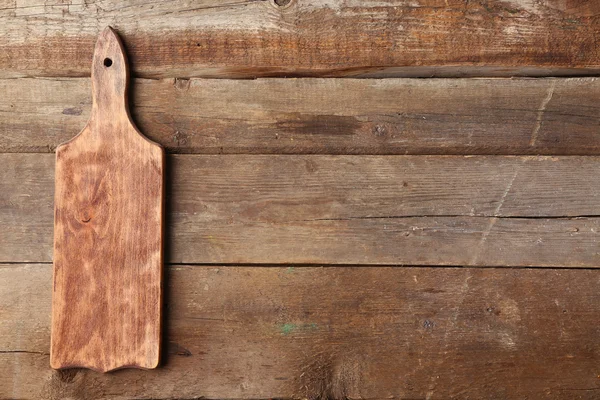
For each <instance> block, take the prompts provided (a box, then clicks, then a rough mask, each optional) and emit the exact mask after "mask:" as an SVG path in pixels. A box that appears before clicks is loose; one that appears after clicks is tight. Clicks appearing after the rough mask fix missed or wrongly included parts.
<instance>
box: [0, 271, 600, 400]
mask: <svg viewBox="0 0 600 400" xmlns="http://www.w3.org/2000/svg"><path fill="white" fill-rule="evenodd" d="M167 272H168V273H167V277H168V282H169V290H168V291H167V313H166V315H167V321H166V322H167V327H168V332H167V334H166V338H167V340H168V346H167V347H168V352H167V353H168V354H166V355H165V361H166V363H165V364H164V365H163V366H161V368H158V369H156V370H153V371H138V370H122V371H116V372H115V373H110V374H100V373H96V372H94V371H89V370H72V371H64V372H58V371H52V370H51V369H50V367H49V365H48V354H47V353H48V340H49V322H50V320H49V312H50V292H51V268H50V266H49V265H4V266H1V267H0V280H1V281H2V282H3V285H1V286H0V304H2V305H3V306H2V307H3V308H2V312H3V318H2V320H1V322H0V361H1V362H0V397H2V398H19V399H36V400H38V399H42V400H43V399H56V398H82V397H85V398H112V399H134V398H135V399H163V398H185V399H187V398H198V397H205V398H230V399H257V398H336V399H339V398H365V399H383V398H426V397H429V398H432V399H438V398H439V399H442V398H451V397H458V398H511V399H514V398H545V399H571V398H573V399H575V398H577V399H594V398H595V397H596V396H597V391H598V370H597V367H598V363H599V361H600V352H599V351H598V346H595V345H594V343H595V341H596V338H597V336H598V335H597V325H596V324H594V323H592V321H597V320H598V319H599V318H600V306H599V304H600V294H599V292H598V284H599V283H600V282H599V277H598V274H597V271H591V270H541V269H495V268H489V269H484V268H479V269H471V268H464V269H463V268H383V267H373V268H369V267H346V268H338V267H328V268H318V267H314V268H299V267H290V268H287V267H281V268H275V267H273V268H270V267H264V268H257V267H223V266H218V265H215V266H211V267H189V266H175V267H170V268H168V269H167Z"/></svg>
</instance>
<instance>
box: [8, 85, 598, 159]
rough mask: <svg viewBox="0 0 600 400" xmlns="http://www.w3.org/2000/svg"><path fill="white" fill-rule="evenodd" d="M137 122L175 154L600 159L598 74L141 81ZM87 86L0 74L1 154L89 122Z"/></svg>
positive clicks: (135, 90)
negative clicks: (598, 156)
mask: <svg viewBox="0 0 600 400" xmlns="http://www.w3.org/2000/svg"><path fill="white" fill-rule="evenodd" d="M132 86H133V87H132V99H133V100H132V102H133V113H134V119H135V120H136V122H137V124H138V125H139V126H140V128H141V129H142V131H143V132H144V133H145V134H147V135H148V137H150V138H151V139H152V140H154V141H156V142H158V143H160V144H162V145H163V146H165V147H166V148H167V150H168V151H169V152H177V153H204V154H221V153H236V154H239V153H254V154H256V153H262V154H267V153H269V154H276V153H285V154H298V153H301V154H302V153H304V154H315V153H320V154H323V153H325V154H517V155H518V154H557V155H559V154H569V155H572V154H581V155H590V154H600V135H599V134H598V132H599V129H600V117H599V116H600V108H599V106H598V98H600V79H597V78H573V79H571V78H569V79H435V80H418V79H386V80H370V79H368V80H361V79H348V80H328V79H258V80H252V81H250V80H238V81H235V80H205V79H190V80H173V79H163V80H158V81H156V80H146V79H137V80H135V81H134V83H133V85H132ZM90 91H91V88H90V83H89V79H86V78H80V79H0V92H2V93H4V95H3V96H0V132H2V134H1V135H0V151H2V152H50V151H53V150H54V149H55V148H56V146H57V145H58V144H59V143H62V142H64V141H66V140H68V139H70V138H71V137H72V136H74V135H75V134H76V133H78V132H79V131H80V130H81V129H82V128H83V126H84V125H85V123H86V121H87V119H88V118H89V113H90V108H91V96H90Z"/></svg>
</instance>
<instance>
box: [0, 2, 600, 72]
mask: <svg viewBox="0 0 600 400" xmlns="http://www.w3.org/2000/svg"><path fill="white" fill-rule="evenodd" d="M593 4H594V2H592V1H587V2H577V3H576V4H573V2H565V1H564V0H541V1H531V0H508V1H500V0H492V1H485V2H478V1H467V2H465V1H463V0H415V1H410V2H407V1H403V0H386V1H343V0H320V1H314V0H293V1H291V2H289V5H288V6H286V7H279V6H277V5H276V3H275V2H274V1H273V0H236V1H229V2H225V3H224V2H222V1H219V0H203V1H201V2H199V3H194V4H190V2H189V1H187V0H170V1H161V2H156V1H154V2H144V1H132V0H128V1H119V0H107V1H94V0H92V1H79V2H63V1H42V0H28V1H17V0H4V1H3V2H2V3H0V22H1V23H0V48H2V50H3V51H2V52H1V53H0V77H17V76H87V75H89V69H88V66H89V63H90V61H91V55H92V49H93V44H94V41H95V38H96V37H97V35H98V33H99V31H100V30H101V29H103V28H104V27H105V26H106V25H112V26H114V27H115V28H117V29H118V30H119V33H120V34H122V36H123V37H124V38H125V42H126V45H127V47H128V50H129V52H130V53H131V56H132V60H133V68H134V71H135V73H136V74H138V75H139V76H144V77H192V76H203V77H230V78H239V77H256V76H368V77H373V76H449V75H452V76H464V75H469V76H473V75H504V76H511V75H515V74H524V75H546V76H555V75H561V74H562V75H565V74H566V75H574V74H589V73H596V74H597V73H599V72H600V56H599V52H598V49H597V47H598V46H597V45H596V36H597V33H598V30H599V29H600V28H599V21H598V18H597V16H598V7H595V6H593Z"/></svg>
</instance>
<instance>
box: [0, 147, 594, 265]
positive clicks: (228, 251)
mask: <svg viewBox="0 0 600 400" xmlns="http://www.w3.org/2000/svg"><path fill="white" fill-rule="evenodd" d="M0 162H1V163H2V165H4V166H5V167H4V168H3V169H2V170H0V178H1V179H0V204H1V205H2V207H0V224H1V226H3V227H4V230H3V237H2V246H1V247H0V261H4V262H49V261H51V260H52V248H51V243H52V187H53V178H52V177H53V163H54V160H53V156H52V155H39V154H3V155H0ZM167 174H168V180H167V193H169V196H168V205H167V225H168V234H167V243H168V247H167V249H166V259H167V260H168V262H172V263H307V264H313V263H314V264H403V265H480V266H555V267H561V266H568V267H589V268H595V267H597V266H598V265H600V254H599V253H598V232H600V218H598V210H599V209H600V204H599V202H600V200H599V199H600V196H598V193H597V191H598V188H599V187H600V159H598V158H597V157H500V156H488V157H483V156H476V157H457V156H241V155H233V156H197V155H195V156H185V155H183V156H173V157H170V158H169V159H168V163H167Z"/></svg>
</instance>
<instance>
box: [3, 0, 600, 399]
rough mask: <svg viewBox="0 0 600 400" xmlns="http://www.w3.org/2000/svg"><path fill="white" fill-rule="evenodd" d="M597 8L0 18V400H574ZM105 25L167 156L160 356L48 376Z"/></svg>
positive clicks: (595, 378) (592, 240) (142, 116)
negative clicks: (55, 245) (55, 281)
mask: <svg viewBox="0 0 600 400" xmlns="http://www.w3.org/2000/svg"><path fill="white" fill-rule="evenodd" d="M599 4H600V3H599V2H597V1H594V0H588V1H586V0H578V1H566V2H565V1H562V0H540V1H529V0H508V1H498V0H490V1H473V0H472V1H465V0H414V1H400V0H383V1H348V0H346V1H341V0H327V1H325V0H322V1H308V0H291V1H289V0H255V1H252V0H246V1H243V0H240V1H231V2H220V1H215V0H204V1H198V2H189V1H180V0H173V1H164V2H143V1H131V0H126V1H116V0H106V1H93V0H91V1H79V2H77V1H71V0H65V1H58V0H53V1H46V2H43V1H41V0H30V1H26V2H21V1H14V0H8V1H4V2H2V1H0V398H3V399H4V398H6V399H97V398H110V399H172V398H181V399H193V398H201V397H204V398H209V399H239V400H242V399H245V400H253V399H268V398H281V399H293V398H309V399H317V398H320V399H345V398H349V399H357V398H365V399H390V398H397V399H448V398H456V399H474V398H483V399H525V398H528V399H547V398H550V399H596V398H598V396H600V394H599V393H600V346H598V338H599V328H598V326H599V324H598V321H599V320H600V290H599V287H600V274H599V273H598V271H596V267H598V266H599V265H600V241H599V232H600V218H598V216H599V215H600V197H599V194H600V193H599V190H600V189H598V188H600V158H598V155H600V118H599V111H600V110H599V106H598V104H599V100H600V80H598V78H595V77H594V76H595V75H597V74H599V73H600V47H599V46H598V45H597V37H598V34H599V33H600V6H599ZM105 25H112V26H114V27H115V28H116V29H117V31H118V32H119V33H120V35H121V37H122V38H123V39H124V42H125V44H126V46H127V50H128V53H129V55H130V58H131V61H132V63H131V64H132V68H133V75H134V76H135V79H134V80H132V98H131V102H132V110H133V118H134V120H135V121H136V123H137V124H138V125H139V127H140V128H141V130H142V131H143V132H144V133H145V134H146V135H147V136H148V137H149V138H151V139H152V140H155V141H157V142H159V143H161V144H162V145H163V146H165V147H166V149H167V152H168V153H169V156H168V158H167V170H168V180H167V185H168V187H167V190H168V192H167V193H168V204H167V225H168V229H167V232H166V235H167V248H166V260H167V263H168V265H166V267H165V270H166V280H167V288H166V289H167V290H166V297H165V303H166V304H165V307H166V316H167V320H166V321H165V324H166V328H165V334H164V337H165V343H164V354H163V364H162V366H161V367H160V368H159V369H157V370H152V371H141V370H121V371H116V372H113V373H109V374H101V373H97V372H93V371H88V370H77V369H75V370H64V371H54V370H52V369H50V366H49V356H48V352H49V343H50V297H51V279H52V277H51V269H52V266H51V262H52V224H53V188H54V182H53V179H54V155H53V151H54V149H55V147H56V146H57V145H58V144H59V143H61V142H63V141H65V140H67V139H69V138H71V137H72V136H74V135H75V134H77V133H78V131H79V130H80V129H81V128H83V126H84V125H85V122H86V120H87V118H88V117H89V113H90V107H91V96H90V80H89V71H90V63H91V57H92V52H93V46H94V41H95V39H96V36H97V34H98V32H99V31H100V30H101V29H103V28H104V26H105ZM497 77H501V78H500V79H498V78H497ZM511 77H517V78H511ZM207 78H208V79H207ZM213 78H226V79H213ZM234 78H259V79H253V80H249V79H234ZM334 78H345V79H334ZM356 78H376V79H356ZM411 78H431V79H411ZM534 78H535V79H534Z"/></svg>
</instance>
